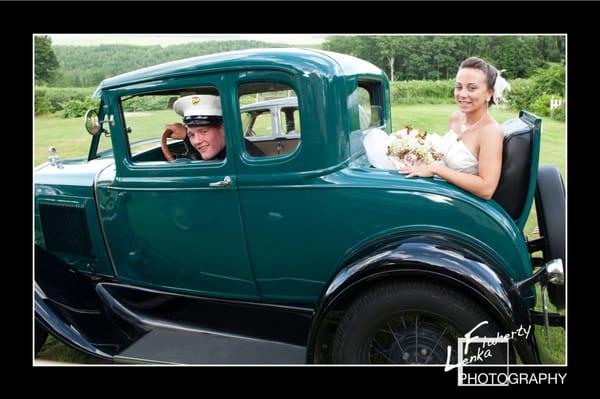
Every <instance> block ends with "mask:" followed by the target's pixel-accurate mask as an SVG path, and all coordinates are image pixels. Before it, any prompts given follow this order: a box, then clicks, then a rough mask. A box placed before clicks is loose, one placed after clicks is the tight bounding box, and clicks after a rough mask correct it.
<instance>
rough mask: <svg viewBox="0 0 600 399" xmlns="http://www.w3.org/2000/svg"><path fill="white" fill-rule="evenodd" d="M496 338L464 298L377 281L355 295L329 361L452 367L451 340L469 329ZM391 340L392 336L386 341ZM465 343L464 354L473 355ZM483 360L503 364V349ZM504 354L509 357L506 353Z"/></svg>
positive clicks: (425, 286) (419, 285)
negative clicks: (449, 347) (366, 289)
mask: <svg viewBox="0 0 600 399" xmlns="http://www.w3.org/2000/svg"><path fill="white" fill-rule="evenodd" d="M482 321H488V324H486V325H482V326H480V327H479V328H477V330H475V331H474V332H473V335H477V336H479V337H484V336H485V337H490V338H492V337H493V338H496V337H497V333H498V332H501V330H500V328H499V327H498V325H497V324H496V322H495V321H494V319H493V318H492V317H491V316H490V315H489V314H488V313H487V312H486V311H485V310H483V309H482V308H481V307H480V306H479V305H477V304H476V303H475V302H474V301H473V300H471V299H470V298H468V297H466V296H464V295H462V294H460V293H458V292H457V291H454V290H452V289H450V288H447V287H445V286H442V285H437V284H433V283H430V282H425V281H418V280H410V281H394V282H388V283H383V284H380V285H377V286H375V287H374V288H372V289H370V290H369V291H367V292H366V293H364V294H363V295H361V296H360V297H358V298H357V299H356V300H355V301H354V302H353V303H352V304H351V305H350V307H349V309H348V310H347V312H346V314H345V315H344V317H343V318H342V320H341V322H340V324H339V326H338V328H337V330H336V333H335V336H334V343H333V351H332V360H333V362H334V363H344V364H368V363H384V364H385V363H389V364H446V362H447V352H448V350H447V348H448V346H451V347H452V354H451V359H450V364H456V363H457V343H458V341H457V339H458V338H460V337H464V335H465V334H466V333H467V332H469V331H471V330H472V329H473V328H474V327H475V326H477V325H478V324H479V323H481V322H482ZM392 337H393V338H392ZM475 348H476V346H475V344H471V345H470V349H469V355H470V354H473V353H476V352H477V351H476V349H475ZM489 349H490V350H491V355H492V356H491V357H488V358H486V359H485V361H484V362H487V363H494V364H506V361H507V356H506V346H505V345H504V344H498V345H495V346H493V347H491V348H489ZM509 356H510V355H509Z"/></svg>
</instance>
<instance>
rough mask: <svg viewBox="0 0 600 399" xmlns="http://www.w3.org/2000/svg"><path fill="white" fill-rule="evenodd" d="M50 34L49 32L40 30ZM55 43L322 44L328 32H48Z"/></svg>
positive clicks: (164, 44)
mask: <svg viewBox="0 0 600 399" xmlns="http://www.w3.org/2000/svg"><path fill="white" fill-rule="evenodd" d="M40 34H46V33H40ZM47 35H49V36H50V37H51V38H52V44H53V45H77V46H86V45H98V44H137V45H157V44H159V45H161V46H168V45H174V44H183V43H191V42H198V41H208V40H260V41H263V42H268V43H281V44H290V45H317V44H321V43H322V42H323V41H324V40H325V38H326V37H327V35H325V34H47Z"/></svg>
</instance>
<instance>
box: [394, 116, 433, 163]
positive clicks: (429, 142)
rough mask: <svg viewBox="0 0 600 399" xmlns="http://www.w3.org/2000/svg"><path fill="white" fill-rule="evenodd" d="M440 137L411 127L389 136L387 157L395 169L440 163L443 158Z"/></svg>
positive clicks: (408, 126)
mask: <svg viewBox="0 0 600 399" xmlns="http://www.w3.org/2000/svg"><path fill="white" fill-rule="evenodd" d="M440 141H441V137H440V136H438V135H437V134H427V132H425V131H421V130H418V129H413V127H412V126H411V125H407V126H405V128H404V129H402V130H399V131H397V132H394V133H392V134H390V137H389V142H388V146H387V155H388V157H389V159H390V161H391V162H392V163H393V165H394V167H395V169H399V168H402V167H406V166H414V165H419V164H422V163H425V164H432V163H435V162H440V161H441V160H442V158H443V157H444V154H443V153H442V151H441V149H440Z"/></svg>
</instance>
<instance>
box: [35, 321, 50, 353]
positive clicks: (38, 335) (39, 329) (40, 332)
mask: <svg viewBox="0 0 600 399" xmlns="http://www.w3.org/2000/svg"><path fill="white" fill-rule="evenodd" d="M34 333H35V337H34V338H35V355H37V354H38V352H39V351H40V349H42V346H44V343H45V342H46V339H47V338H48V330H46V329H45V328H44V326H42V325H41V324H40V322H39V321H37V320H36V321H35V332H34Z"/></svg>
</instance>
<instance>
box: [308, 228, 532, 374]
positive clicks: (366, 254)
mask: <svg viewBox="0 0 600 399" xmlns="http://www.w3.org/2000/svg"><path fill="white" fill-rule="evenodd" d="M501 270H502V268H500V267H499V266H498V265H497V261H495V260H494V259H491V258H490V257H489V255H486V254H484V253H482V251H481V250H478V249H477V248H475V247H474V246H472V245H469V243H465V242H461V241H460V240H458V239H456V238H454V237H450V236H444V235H442V234H426V233H418V232H413V233H411V234H404V235H402V236H396V237H391V238H388V239H387V240H382V239H379V240H378V241H377V242H376V243H371V244H369V245H366V246H365V247H364V248H363V249H362V250H360V251H358V252H356V253H355V255H353V256H351V257H350V258H349V259H348V260H347V261H346V262H345V266H343V267H342V268H341V269H340V270H339V271H338V273H337V274H336V275H335V276H334V277H333V278H332V279H331V281H330V282H329V284H327V285H326V288H325V289H324V290H323V293H322V295H321V298H320V301H319V304H318V306H317V308H316V311H315V317H314V318H313V322H312V326H311V331H310V334H309V338H308V343H307V362H309V363H313V362H315V361H316V359H319V353H318V352H319V348H320V344H321V340H322V339H323V336H322V329H321V327H322V325H323V321H324V320H325V318H326V316H327V314H328V313H329V311H330V310H332V309H334V308H335V307H336V305H338V304H340V303H341V302H342V301H344V300H347V299H352V298H353V297H356V296H357V295H358V294H359V293H360V292H362V291H363V290H365V289H367V288H368V286H369V285H371V284H372V283H375V282H377V281H381V280H383V279H390V278H392V279H393V278H400V279H404V278H415V277H420V278H427V279H429V280H430V281H437V282H439V283H442V284H446V285H450V286H452V287H453V288H454V289H457V290H459V291H460V292H463V293H465V294H466V295H469V296H471V297H473V298H474V299H475V300H476V301H477V302H478V303H480V304H481V305H482V306H483V307H484V309H486V310H487V311H488V312H489V313H490V314H491V315H492V316H493V317H495V318H496V321H497V322H498V323H499V325H500V326H501V327H502V328H503V330H504V331H505V333H509V332H511V331H517V330H518V329H519V327H520V326H522V327H523V328H525V329H526V328H527V327H528V326H530V325H531V320H530V317H529V312H528V308H527V305H526V303H525V302H524V301H523V299H522V297H521V294H520V293H519V291H518V289H517V288H516V286H515V285H514V283H513V281H512V279H511V278H510V277H509V276H506V275H504V274H503V273H502V272H501ZM482 321H483V320H482ZM532 335H533V332H532V331H531V332H530V334H528V335H527V337H526V338H527V339H525V337H520V336H515V339H514V342H513V344H514V347H515V349H516V350H517V352H518V353H519V356H520V357H521V360H522V361H523V362H524V363H535V362H537V357H536V356H535V354H534V351H533V350H532V348H531V345H532V344H531V342H532V340H531V337H532Z"/></svg>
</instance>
